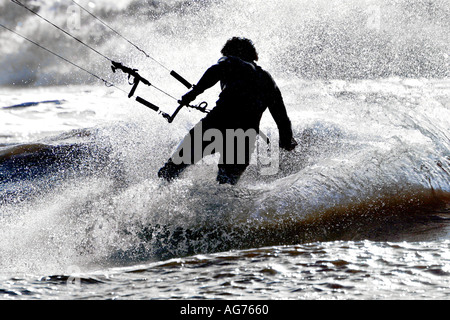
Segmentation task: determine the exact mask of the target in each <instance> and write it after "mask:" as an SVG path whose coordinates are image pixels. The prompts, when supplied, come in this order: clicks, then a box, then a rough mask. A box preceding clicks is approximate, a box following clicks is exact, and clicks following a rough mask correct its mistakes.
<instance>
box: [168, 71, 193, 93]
mask: <svg viewBox="0 0 450 320" xmlns="http://www.w3.org/2000/svg"><path fill="white" fill-rule="evenodd" d="M170 75H171V76H172V77H174V78H175V79H177V80H178V81H180V82H181V83H182V84H183V85H184V86H185V87H186V88H188V89H190V88H192V84H190V83H189V81H187V80H186V79H185V78H183V77H182V76H180V75H179V74H178V73H176V72H175V71H173V70H172V71H170Z"/></svg>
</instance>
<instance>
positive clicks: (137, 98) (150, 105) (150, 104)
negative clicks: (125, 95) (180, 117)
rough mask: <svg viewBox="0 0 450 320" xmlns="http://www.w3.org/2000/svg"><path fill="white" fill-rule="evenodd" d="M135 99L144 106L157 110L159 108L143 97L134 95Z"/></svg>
mask: <svg viewBox="0 0 450 320" xmlns="http://www.w3.org/2000/svg"><path fill="white" fill-rule="evenodd" d="M136 101H137V102H139V103H142V104H143V105H144V106H146V107H148V108H150V109H152V110H154V111H159V108H158V107H157V106H155V105H154V104H153V103H151V102H148V101H147V100H145V99H142V98H141V97H136Z"/></svg>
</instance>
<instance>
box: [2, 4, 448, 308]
mask: <svg viewBox="0 0 450 320" xmlns="http://www.w3.org/2000/svg"><path fill="white" fill-rule="evenodd" d="M25 2H26V3H30V4H32V5H34V6H36V8H38V10H40V11H39V12H40V13H41V14H42V15H45V16H46V17H47V18H49V19H51V20H52V21H55V22H57V23H58V24H59V25H61V26H63V27H67V30H69V31H70V32H72V33H74V34H76V36H78V37H80V38H82V39H83V40H84V41H86V42H89V43H90V44H91V45H93V46H95V47H96V48H99V50H102V52H105V53H106V54H108V55H111V56H114V58H115V59H117V60H119V61H121V62H123V63H124V64H125V65H129V66H132V67H133V68H137V69H139V72H140V73H141V75H143V76H144V75H145V76H146V77H147V78H148V79H149V80H150V81H151V82H152V83H153V84H155V85H156V86H157V87H159V88H163V89H164V91H166V92H169V93H170V94H171V95H173V96H176V97H181V95H182V94H184V93H185V92H186V88H184V87H183V86H182V85H181V84H180V83H178V82H177V81H176V80H175V79H173V78H172V77H170V75H169V74H168V73H169V72H168V70H167V69H165V67H169V70H172V69H175V70H176V71H177V72H179V73H180V74H182V75H183V76H184V77H186V78H187V79H188V80H189V81H192V82H193V83H195V82H196V81H198V79H199V78H200V76H201V75H202V74H203V72H204V70H206V68H208V67H209V66H210V65H212V64H213V63H215V62H216V61H217V59H218V58H220V49H221V46H222V45H223V43H224V41H226V39H228V38H230V37H231V36H234V35H242V36H247V37H249V38H251V39H252V40H253V41H254V42H255V45H256V47H257V49H258V52H259V55H260V61H259V64H260V65H261V66H262V67H263V68H265V69H267V70H268V71H269V72H271V74H272V75H273V77H274V78H275V80H276V82H277V83H278V85H279V87H280V90H281V92H282V93H283V97H284V101H285V103H286V107H287V111H288V115H289V117H290V118H291V121H292V124H293V131H294V136H295V138H296V140H297V141H298V142H299V146H298V148H297V149H296V150H294V151H293V152H285V151H282V150H279V148H278V147H277V141H278V131H277V127H276V124H275V123H274V121H273V119H272V118H271V116H270V114H269V112H266V114H264V116H263V119H262V124H261V129H262V131H263V132H264V133H266V134H267V135H268V136H269V138H270V140H271V144H270V146H267V145H265V144H264V141H258V148H257V152H256V153H255V155H254V158H253V161H252V164H251V165H250V167H249V169H248V170H247V171H246V173H245V174H244V175H243V177H242V179H241V181H240V182H239V184H238V185H236V186H228V185H219V184H218V183H217V182H216V181H215V177H216V173H217V160H218V159H217V157H215V156H212V157H208V158H207V159H205V160H204V161H203V162H201V163H199V164H198V165H196V166H193V167H190V168H189V169H188V170H187V171H186V172H185V173H184V174H183V176H182V177H181V178H180V179H179V180H177V181H175V182H173V183H171V184H168V183H166V182H163V181H161V180H159V179H158V178H157V175H156V173H157V171H158V169H159V168H160V167H161V166H162V165H163V164H164V162H165V161H166V160H167V158H168V157H169V156H170V155H171V153H172V152H173V150H175V148H176V147H177V145H178V143H179V142H180V140H181V139H182V138H183V137H184V135H185V134H186V132H187V131H188V130H189V129H190V128H191V127H192V126H194V125H195V124H196V123H197V122H198V121H199V120H200V119H201V118H202V117H203V116H204V114H202V113H200V112H199V111H198V110H188V109H183V110H182V111H181V112H180V113H179V115H178V116H177V117H176V119H175V120H174V122H173V123H171V124H169V123H168V122H167V121H166V119H164V117H162V116H161V114H158V113H157V112H154V111H153V110H151V109H148V108H146V107H145V106H143V105H141V104H139V103H137V102H136V101H135V100H134V99H128V97H127V94H125V93H124V92H123V91H121V90H120V89H122V90H124V91H125V92H126V93H128V91H129V90H130V89H131V86H130V85H128V80H127V77H126V75H125V74H123V73H120V72H118V71H116V73H112V72H111V69H110V64H109V63H108V62H107V61H105V60H104V59H102V57H99V56H97V55H95V53H92V52H90V51H89V50H88V49H86V48H84V47H82V46H80V44H79V43H78V44H77V43H74V42H73V40H71V39H70V38H66V37H65V36H64V34H60V32H59V31H58V30H54V28H53V27H52V26H49V25H48V24H46V23H45V22H43V21H42V20H39V19H38V18H37V17H35V16H33V15H30V14H27V13H24V12H23V8H20V7H18V6H17V5H15V4H14V3H10V2H9V1H1V2H0V12H1V13H0V22H1V23H4V24H8V26H9V27H11V28H15V30H17V31H18V32H20V33H21V34H24V35H26V36H27V37H30V38H32V39H34V40H35V41H39V43H41V44H42V45H44V46H46V47H48V48H50V49H51V50H54V51H57V52H58V53H59V54H62V55H64V56H65V57H67V58H68V59H70V60H71V61H74V62H76V63H77V64H80V65H82V66H83V67H85V68H88V69H89V70H91V71H92V72H94V73H96V74H98V75H100V76H101V77H105V78H106V79H108V81H111V82H112V83H114V84H115V85H116V86H117V87H118V88H120V89H117V88H115V87H107V86H104V85H103V84H102V83H101V82H100V83H99V82H98V81H97V80H96V79H95V78H94V79H92V78H91V77H90V76H89V75H87V74H85V73H84V72H83V71H81V70H78V69H77V68H75V67H74V66H73V65H68V64H67V63H65V62H64V61H61V60H60V59H58V58H55V57H53V56H51V55H50V54H49V53H48V52H45V51H42V50H41V49H40V48H37V47H35V46H34V45H32V44H30V43H27V42H26V41H25V40H23V39H21V38H19V37H17V36H15V35H13V34H11V33H9V32H7V31H6V30H0V41H1V44H2V45H1V46H0V51H1V55H0V67H1V68H0V69H1V70H2V73H1V74H0V299H3V300H20V299H22V300H53V299H54V300H66V299H68V300H72V299H81V300H89V299H92V300H106V299H123V300H128V299H133V300H168V299H173V300H184V299H195V300H196V299H199V300H210V299H224V300H274V299H281V300H329V299H333V300H334V299H337V300H390V299H396V300H399V299H407V300H419V299H424V300H437V299H442V300H447V299H449V298H450V130H449V128H450V79H449V75H450V73H449V56H448V52H450V51H449V50H448V49H449V43H450V42H449V41H448V32H444V31H445V30H447V31H448V28H449V21H450V19H448V18H449V16H450V11H449V2H448V1H416V2H415V1H406V0H405V1H395V2H383V1H381V2H371V1H356V0H355V1H349V2H345V3H339V4H338V3H334V2H333V4H330V3H329V2H328V1H288V0H283V1H277V2H276V5H275V4H274V3H265V2H261V1H257V0H254V1H238V0H223V1H178V0H177V1H175V0H174V1H167V2H164V3H160V2H157V1H154V2H142V1H132V0H130V1H116V2H114V4H113V3H112V2H108V1H91V2H89V3H88V2H87V1H79V3H81V4H82V5H86V7H87V8H89V9H90V10H91V11H92V12H94V13H96V14H97V15H98V16H99V17H101V18H102V19H104V20H105V21H108V22H109V23H110V24H111V25H113V26H114V27H115V28H117V29H119V30H121V32H122V33H123V34H124V35H127V36H128V37H129V38H130V39H132V40H133V41H135V42H136V43H139V44H140V45H141V46H142V47H145V49H146V51H148V52H149V53H151V55H152V58H157V59H158V62H159V63H161V64H163V65H164V67H162V66H161V65H160V64H158V63H155V61H153V60H152V59H148V58H146V57H145V56H144V55H142V53H141V52H139V51H137V50H135V48H133V47H132V46H130V45H129V44H128V43H127V42H125V41H123V39H120V38H118V37H117V36H116V35H114V34H113V33H111V32H110V31H107V30H105V29H103V28H104V27H102V26H99V25H98V24H97V22H95V20H93V19H92V17H89V16H88V15H86V14H84V13H83V12H79V14H80V15H79V16H77V11H76V10H75V9H74V7H71V1H45V2H44V1H25ZM244 2H245V4H246V5H245V6H243V3H244ZM74 14H75V15H74ZM77 17H78V18H79V19H77ZM144 18H145V20H144ZM293 18H295V19H293ZM3 44H7V45H3ZM218 93H219V88H218V87H214V88H212V89H211V90H209V91H208V92H206V93H205V94H203V95H202V96H200V97H199V99H198V100H199V101H196V102H200V101H203V100H205V101H207V102H208V104H209V108H213V107H214V102H215V100H216V99H217V94H218ZM137 94H138V95H139V96H142V97H144V98H145V99H147V100H148V101H151V102H152V103H154V104H156V105H158V106H159V107H160V108H161V110H162V111H163V112H167V113H172V112H173V111H174V110H175V109H176V107H177V103H176V101H174V100H173V99H172V98H171V97H168V96H166V95H165V94H163V93H161V92H160V91H159V90H155V88H154V87H147V86H143V85H140V86H139V87H138V89H137ZM267 149H269V150H267Z"/></svg>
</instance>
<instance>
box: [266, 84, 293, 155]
mask: <svg viewBox="0 0 450 320" xmlns="http://www.w3.org/2000/svg"><path fill="white" fill-rule="evenodd" d="M273 84H274V88H273V91H272V93H271V95H270V96H269V106H268V107H269V111H270V114H271V115H272V117H273V119H274V120H275V123H276V124H277V127H278V131H279V134H280V147H281V148H283V149H286V150H289V151H290V150H293V149H294V148H295V147H296V146H297V142H296V141H295V139H294V137H293V133H292V124H291V120H290V119H289V117H288V115H287V112H286V106H285V105H284V101H283V97H282V95H281V92H280V89H279V88H278V87H277V86H276V84H275V83H273Z"/></svg>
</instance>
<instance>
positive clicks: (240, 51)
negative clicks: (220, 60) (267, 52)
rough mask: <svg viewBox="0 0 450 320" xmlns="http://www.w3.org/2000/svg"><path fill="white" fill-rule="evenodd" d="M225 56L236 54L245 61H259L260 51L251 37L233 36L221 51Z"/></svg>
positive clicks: (235, 55)
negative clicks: (258, 51) (257, 50)
mask: <svg viewBox="0 0 450 320" xmlns="http://www.w3.org/2000/svg"><path fill="white" fill-rule="evenodd" d="M220 52H221V53H222V54H223V55H224V56H234V57H238V58H241V59H242V60H244V61H248V62H252V61H258V53H257V52H256V49H255V46H254V45H253V42H252V41H251V40H250V39H247V38H241V37H233V38H231V39H229V40H228V41H227V42H226V43H225V45H224V46H223V48H222V51H220Z"/></svg>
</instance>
